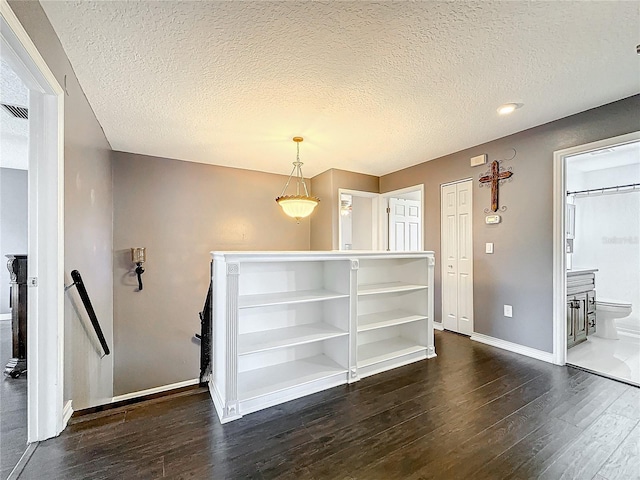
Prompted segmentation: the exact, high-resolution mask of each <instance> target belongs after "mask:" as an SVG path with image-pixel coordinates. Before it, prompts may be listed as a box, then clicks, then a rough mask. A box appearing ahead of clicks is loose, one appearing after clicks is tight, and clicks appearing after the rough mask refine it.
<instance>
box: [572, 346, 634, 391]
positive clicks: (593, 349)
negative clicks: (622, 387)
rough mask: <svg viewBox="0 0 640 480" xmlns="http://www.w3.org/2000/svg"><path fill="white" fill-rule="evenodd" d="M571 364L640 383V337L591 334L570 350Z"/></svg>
mask: <svg viewBox="0 0 640 480" xmlns="http://www.w3.org/2000/svg"><path fill="white" fill-rule="evenodd" d="M567 363H569V364H571V365H576V366H578V367H582V368H586V369H588V370H592V371H594V372H598V373H601V374H603V375H607V376H610V377H612V378H616V379H619V380H623V381H626V382H630V383H633V384H635V385H639V386H640V338H638V337H632V336H628V335H620V339H619V340H609V339H605V338H599V337H596V336H590V337H589V338H588V339H587V341H586V342H583V343H581V344H580V345H576V346H575V347H573V348H570V349H569V350H568V351H567Z"/></svg>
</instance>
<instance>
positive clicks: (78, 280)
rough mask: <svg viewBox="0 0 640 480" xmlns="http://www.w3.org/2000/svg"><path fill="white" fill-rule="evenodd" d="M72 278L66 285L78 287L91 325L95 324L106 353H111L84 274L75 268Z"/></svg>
mask: <svg viewBox="0 0 640 480" xmlns="http://www.w3.org/2000/svg"><path fill="white" fill-rule="evenodd" d="M71 278H72V279H73V283H72V284H71V285H69V286H68V287H66V289H69V288H71V287H73V286H74V285H75V286H76V287H77V288H78V294H79V295H80V299H81V300H82V303H83V304H84V308H85V309H86V310H87V314H88V315H89V320H91V325H93V329H94V330H95V332H96V335H97V337H98V340H99V341H100V345H101V346H102V349H103V350H104V354H105V355H109V353H111V352H110V350H109V345H107V340H106V339H105V338H104V333H102V328H101V327H100V322H98V317H96V312H95V311H94V310H93V305H92V304H91V299H90V298H89V294H88V293H87V289H86V288H85V286H84V282H83V281H82V276H81V275H80V272H79V271H78V270H73V271H72V272H71Z"/></svg>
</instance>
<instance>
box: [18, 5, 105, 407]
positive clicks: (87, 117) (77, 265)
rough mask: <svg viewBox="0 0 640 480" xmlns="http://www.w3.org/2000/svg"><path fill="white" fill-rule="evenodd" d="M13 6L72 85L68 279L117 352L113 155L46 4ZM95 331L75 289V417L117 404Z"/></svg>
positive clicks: (70, 334)
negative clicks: (82, 289) (76, 281)
mask: <svg viewBox="0 0 640 480" xmlns="http://www.w3.org/2000/svg"><path fill="white" fill-rule="evenodd" d="M9 4H10V6H11V8H12V9H13V11H14V12H15V14H16V16H17V17H18V19H19V20H20V23H22V25H23V27H24V28H25V30H26V31H27V33H28V34H29V37H31V39H32V40H33V42H34V43H35V45H36V47H37V49H38V51H39V52H40V54H41V55H42V57H43V58H44V60H45V62H46V63H47V65H48V66H49V68H50V69H51V71H52V72H53V74H54V75H55V77H56V79H57V80H58V82H59V83H60V85H66V90H67V95H66V96H65V99H64V102H65V103H64V106H65V111H64V123H65V135H64V143H65V145H64V155H65V160H64V170H65V174H64V183H65V188H64V192H65V194H64V202H65V207H64V217H65V222H64V229H65V245H64V256H65V259H64V265H65V277H66V281H67V282H68V283H71V281H70V277H69V273H70V272H71V270H73V269H78V270H79V271H80V272H81V273H82V276H83V279H84V281H85V284H86V287H87V290H88V291H89V295H90V296H91V300H92V302H93V307H94V309H95V311H96V314H97V316H98V319H99V320H100V323H101V325H102V328H103V330H104V333H105V337H106V339H107V342H108V343H109V345H113V255H112V241H113V226H112V209H113V207H112V204H113V199H112V193H113V189H112V181H111V158H110V150H111V148H110V145H109V143H108V142H107V139H106V137H105V135H104V132H103V131H102V127H101V126H100V124H99V123H98V120H97V119H96V117H95V115H94V113H93V110H92V109H91V106H90V105H89V102H88V101H87V98H86V97H85V95H84V92H83V91H82V88H81V86H80V84H79V83H78V80H77V78H76V76H75V74H74V72H73V68H72V67H71V64H70V63H69V59H68V58H67V56H66V54H65V52H64V50H63V49H62V45H61V44H60V41H59V40H58V37H57V36H56V34H55V31H54V30H53V27H52V26H51V24H50V23H49V20H48V18H47V16H46V15H45V13H44V10H43V9H42V7H41V6H40V3H38V2H35V1H28V2H27V1H10V2H9ZM65 79H66V82H65ZM78 305H80V307H78ZM90 329H91V327H90V323H89V321H88V319H87V317H86V314H85V313H84V312H83V311H82V307H81V303H80V301H79V299H78V297H77V293H76V292H75V289H73V290H69V292H68V293H67V295H66V299H65V370H64V375H65V386H64V396H65V400H68V399H72V400H73V408H74V409H75V410H78V409H82V408H86V407H90V406H93V405H99V404H103V403H106V402H108V401H110V400H111V397H112V389H113V356H112V355H109V356H107V357H105V358H103V359H101V358H100V354H99V353H98V350H97V348H96V345H98V344H97V342H96V340H95V334H93V333H92V332H91V330H90ZM98 348H99V346H98Z"/></svg>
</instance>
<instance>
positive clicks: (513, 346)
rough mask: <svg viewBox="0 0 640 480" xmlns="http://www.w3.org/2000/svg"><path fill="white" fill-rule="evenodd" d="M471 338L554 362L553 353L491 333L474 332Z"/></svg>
mask: <svg viewBox="0 0 640 480" xmlns="http://www.w3.org/2000/svg"><path fill="white" fill-rule="evenodd" d="M471 340H475V341H476V342H480V343H485V344H487V345H491V346H492V347H498V348H501V349H503V350H508V351H510V352H514V353H519V354H520V355H524V356H526V357H531V358H535V359H536V360H542V361H543V362H547V363H553V353H550V352H545V351H542V350H538V349H536V348H531V347H525V346H524V345H520V344H518V343H512V342H507V341H506V340H501V339H499V338H495V337H490V336H489V335H483V334H481V333H474V334H473V335H471Z"/></svg>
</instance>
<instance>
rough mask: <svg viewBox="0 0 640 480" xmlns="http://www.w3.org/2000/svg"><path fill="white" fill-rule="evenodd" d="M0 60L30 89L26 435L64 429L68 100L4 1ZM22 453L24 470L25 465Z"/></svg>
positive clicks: (0, 6)
mask: <svg viewBox="0 0 640 480" xmlns="http://www.w3.org/2000/svg"><path fill="white" fill-rule="evenodd" d="M0 14H1V15H0V43H1V47H2V48H1V50H0V54H1V55H0V56H1V59H2V61H4V62H6V63H7V64H8V65H9V66H10V68H11V70H12V71H13V72H14V73H15V74H16V75H17V76H18V77H19V78H20V80H21V81H22V82H23V83H24V85H25V86H26V88H27V89H28V100H29V101H28V132H29V142H28V181H27V183H28V187H27V190H28V195H27V203H28V207H27V211H28V213H27V215H28V221H27V230H28V235H27V237H28V240H27V252H26V253H27V257H28V261H27V273H26V286H27V291H28V295H27V366H28V371H27V389H28V396H27V436H26V441H27V442H29V443H30V444H31V447H28V448H27V451H26V452H25V455H28V453H29V452H32V451H33V445H35V443H34V442H37V441H40V440H45V439H47V438H51V437H54V436H56V435H58V434H59V433H60V432H61V431H62V429H63V428H64V418H65V416H64V414H63V411H64V405H63V385H64V380H63V365H64V363H63V346H64V302H63V300H64V218H63V208H64V205H63V198H64V190H63V170H64V96H63V93H64V92H63V90H62V88H61V87H60V84H59V83H58V81H57V80H56V78H55V77H54V75H53V73H52V72H51V70H50V69H49V67H48V66H47V64H46V62H45V61H44V59H43V58H42V56H41V55H40V54H39V52H38V50H37V49H36V47H35V45H34V44H33V42H32V41H31V39H30V38H29V36H28V35H27V33H26V32H25V30H24V28H23V27H22V25H21V24H20V22H19V21H18V19H17V18H16V16H15V14H14V13H13V11H12V10H11V7H10V6H9V5H8V3H7V2H5V1H2V2H0ZM24 459H25V456H24V455H23V457H22V459H21V460H20V462H19V464H21V463H23V462H24V461H25V460H24Z"/></svg>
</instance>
